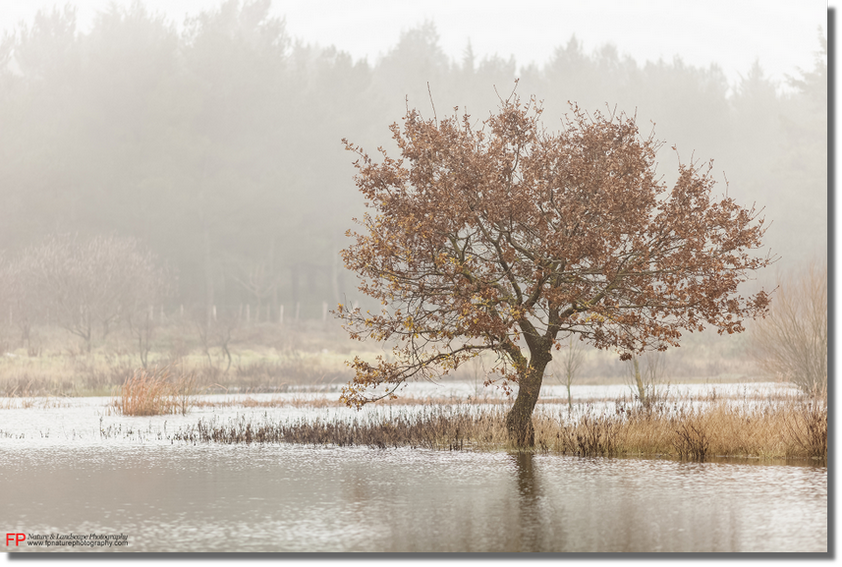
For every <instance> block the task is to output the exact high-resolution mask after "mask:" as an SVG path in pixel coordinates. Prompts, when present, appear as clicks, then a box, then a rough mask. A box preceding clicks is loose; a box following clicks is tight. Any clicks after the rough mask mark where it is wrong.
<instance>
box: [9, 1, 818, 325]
mask: <svg viewBox="0 0 842 567" xmlns="http://www.w3.org/2000/svg"><path fill="white" fill-rule="evenodd" d="M338 47H339V49H337V48H333V47H331V48H322V47H318V46H310V45H302V44H301V43H299V42H297V41H296V40H295V38H293V37H290V35H289V34H288V33H287V31H286V29H285V26H284V22H283V20H281V19H276V18H273V17H271V16H270V15H269V2H266V1H258V2H246V3H240V2H236V1H228V2H225V3H223V4H221V5H220V7H219V8H216V9H214V10H210V11H207V12H204V13H201V14H198V15H195V16H193V17H191V18H190V19H189V21H188V22H187V23H186V25H185V26H183V27H182V28H178V27H176V26H174V25H173V24H172V23H170V22H168V21H166V20H165V19H164V18H162V17H159V16H157V15H155V14H153V13H150V12H149V11H147V10H146V9H145V8H144V6H143V4H142V3H140V2H137V3H134V4H132V5H131V7H129V8H123V7H118V6H112V7H111V8H110V9H109V10H107V11H106V12H104V13H102V14H100V15H99V17H98V18H97V19H96V21H95V23H94V24H93V26H92V28H91V30H90V31H89V32H88V33H81V32H80V31H79V30H78V29H77V27H76V21H75V15H74V10H73V8H72V7H66V8H63V9H60V10H59V9H57V10H53V11H51V12H42V13H40V14H39V15H38V16H37V17H36V18H35V19H34V20H33V21H32V22H28V23H26V24H23V25H20V26H18V27H17V28H15V29H10V30H6V32H5V35H4V36H3V38H2V41H0V131H2V132H3V133H4V135H3V136H2V137H0V188H1V189H0V191H2V206H0V250H3V251H5V254H6V257H8V258H11V257H15V256H16V255H18V254H19V253H20V252H21V251H23V250H24V249H27V248H28V247H32V246H37V245H39V244H40V243H42V242H43V240H44V238H45V237H46V236H47V235H50V234H58V233H78V234H80V235H87V236H90V237H94V236H97V235H105V234H108V235H112V234H113V235H119V236H121V237H126V238H134V239H137V240H139V241H141V242H143V243H144V245H145V246H147V247H148V248H149V249H150V250H151V251H152V253H154V254H155V255H156V256H157V257H158V258H160V259H161V262H162V263H165V264H166V265H167V266H169V267H170V269H171V271H172V272H173V273H174V274H177V276H178V278H177V281H176V280H174V286H175V289H174V290H173V291H172V293H171V294H170V296H169V298H168V299H167V301H169V302H171V304H172V305H171V306H170V307H173V306H177V305H182V304H183V305H185V306H186V308H188V309H193V310H195V311H197V312H200V313H201V312H204V311H205V310H208V309H210V306H212V305H220V306H226V305H228V306H236V305H240V304H242V303H248V302H251V303H252V304H254V303H258V304H260V305H261V306H262V307H261V309H267V308H268V309H269V310H270V312H271V313H272V316H273V317H274V318H277V317H278V313H279V311H278V310H279V306H280V305H281V304H284V303H286V304H287V305H290V304H296V303H300V304H301V311H302V317H317V316H318V315H319V314H320V313H321V309H322V302H323V301H331V302H338V301H340V300H344V299H343V298H344V297H345V296H346V295H347V297H348V300H349V301H354V300H357V299H359V298H360V294H359V293H358V292H357V291H356V289H355V286H356V284H355V280H354V278H353V277H352V276H351V275H350V274H347V275H346V273H345V272H344V270H343V269H342V268H341V266H340V261H339V255H338V252H339V250H340V249H341V248H343V247H344V246H345V245H346V239H345V237H344V233H345V231H346V230H347V229H348V228H351V227H352V226H353V224H352V221H351V218H352V217H354V216H359V215H360V214H361V213H362V208H363V204H362V199H361V197H360V196H359V194H358V192H357V191H356V189H355V187H354V184H353V168H352V166H351V162H352V156H350V155H349V154H348V153H347V152H345V151H344V146H343V144H342V143H341V141H340V140H341V139H342V138H343V137H344V138H349V139H353V140H354V141H355V142H358V143H359V144H360V145H362V146H365V147H372V148H373V147H376V146H377V145H378V144H380V143H383V141H384V140H386V139H387V137H388V136H387V135H386V134H387V129H386V127H387V125H388V124H390V123H392V122H394V121H397V120H399V119H400V117H401V116H402V115H403V114H404V113H405V111H406V107H407V98H408V100H409V106H410V107H418V108H427V107H428V106H429V94H428V83H429V89H430V91H431V92H432V96H433V100H434V102H435V105H436V108H437V111H438V113H439V115H442V116H443V115H445V114H450V112H451V109H452V108H453V107H454V106H459V107H460V109H466V110H467V111H468V112H469V113H471V114H472V115H473V116H474V117H475V118H476V120H477V121H481V120H482V119H484V118H486V117H487V116H488V114H489V112H490V111H493V110H494V109H496V108H497V106H498V104H499V98H498V95H497V93H495V87H496V89H497V90H498V91H499V93H500V96H502V97H503V98H505V97H506V95H507V94H508V93H509V92H510V91H511V89H512V88H513V85H514V82H515V79H517V78H519V79H520V83H519V86H518V88H517V90H518V93H519V94H521V95H522V96H529V95H533V94H534V95H535V96H536V97H537V98H538V99H540V100H542V101H543V106H544V109H545V112H544V115H543V119H544V123H545V124H547V125H548V127H550V128H555V125H556V124H560V118H561V116H562V115H563V114H564V113H565V112H568V109H569V107H568V100H570V101H575V102H577V103H578V104H579V106H580V107H581V108H582V109H584V110H588V111H593V110H597V109H602V110H605V108H606V104H607V105H608V106H609V107H610V108H612V109H613V108H614V107H615V105H616V107H617V110H618V112H626V113H627V114H629V115H634V114H635V113H636V116H637V122H638V124H639V125H640V127H641V130H642V131H648V129H649V128H648V122H649V121H654V122H656V123H657V135H658V137H659V138H661V139H665V140H668V141H669V143H670V144H673V143H674V144H676V145H677V146H678V147H679V148H682V151H688V152H689V151H691V150H693V149H695V154H694V156H695V158H697V159H701V160H707V159H709V158H711V157H713V158H716V160H717V161H716V163H715V170H716V171H717V172H721V171H723V170H724V172H725V174H726V175H727V179H728V181H729V182H730V186H729V187H728V191H729V195H730V196H731V197H734V198H736V199H737V201H738V202H740V203H743V204H745V205H750V204H751V203H752V202H753V201H757V202H758V203H759V204H762V205H764V206H765V208H766V209H765V215H766V217H767V219H771V220H772V225H771V227H770V228H769V230H768V232H767V234H766V239H765V240H766V242H767V244H769V245H770V246H771V248H772V252H773V253H776V254H778V255H780V257H781V263H780V266H781V267H782V268H785V267H787V266H795V265H797V263H798V260H799V259H800V258H803V257H805V256H811V257H812V256H823V255H825V254H826V240H827V173H826V171H827V161H826V160H827V145H826V139H827V125H826V123H827V110H826V109H827V71H826V62H825V58H826V43H825V42H823V41H817V49H819V50H820V52H819V53H818V54H817V57H816V64H815V67H814V68H812V69H805V70H798V69H793V70H792V77H793V78H792V84H793V86H795V87H796V89H797V91H796V92H795V93H794V94H779V93H778V92H776V89H775V85H774V84H773V83H771V82H770V81H769V80H768V79H767V78H766V77H765V76H764V73H763V68H762V65H763V61H762V60H761V61H759V62H758V63H757V64H756V65H755V66H753V67H752V68H751V69H746V72H745V75H744V78H743V80H742V81H741V82H740V83H739V84H738V85H728V84H727V81H726V79H725V76H724V74H723V73H722V71H721V70H720V69H718V68H717V67H709V68H697V67H693V66H689V65H686V64H684V63H682V61H681V60H680V59H675V60H673V61H658V62H651V63H646V64H645V65H639V64H637V63H636V62H635V61H633V60H632V59H630V58H628V57H625V56H623V55H621V53H620V49H622V46H619V48H618V47H614V46H612V45H605V46H603V47H602V48H600V49H598V50H596V51H594V52H592V53H586V52H584V51H583V49H582V46H581V43H579V42H578V41H577V40H576V38H575V37H574V38H571V39H569V41H566V42H562V44H561V45H559V47H558V49H557V50H556V52H555V54H554V56H553V57H552V59H551V60H550V62H549V63H548V64H547V65H545V66H543V67H535V66H529V67H526V68H522V67H519V66H518V63H517V62H516V61H513V60H505V59H500V58H485V59H482V60H479V59H478V58H477V57H476V56H475V55H474V54H473V52H472V50H471V47H470V45H469V44H468V45H466V49H465V54H464V57H463V58H462V60H461V61H452V60H450V59H448V57H447V56H446V55H445V54H444V52H443V50H442V49H441V48H440V46H439V44H438V36H437V34H436V30H435V27H434V26H433V25H432V24H429V23H427V24H422V25H420V26H418V27H416V28H413V29H410V30H408V31H406V32H405V33H403V34H402V36H401V39H400V41H399V42H398V44H397V45H395V46H394V47H393V48H392V49H391V50H390V51H389V52H388V53H387V54H386V55H385V56H384V57H383V58H381V59H379V60H377V61H373V62H367V61H353V60H352V59H351V58H350V56H348V55H347V54H345V53H343V52H342V51H341V46H338ZM729 87H733V90H734V93H735V94H733V95H732V96H729V95H728V91H729ZM432 112H433V111H432V109H430V111H429V114H430V115H432ZM685 148H686V150H684V149H685ZM681 157H682V159H684V160H689V158H690V156H689V155H684V154H682V156H681ZM659 159H660V160H661V161H662V162H663V164H664V167H663V168H662V169H663V171H669V170H672V169H674V168H673V167H672V166H673V165H674V160H675V156H674V155H672V154H670V153H669V150H668V148H667V149H665V150H664V151H663V152H662V153H661V154H660V155H659ZM721 179H722V181H723V183H721V185H720V187H721V189H722V191H724V190H725V183H724V179H725V178H724V177H721ZM288 313H289V311H288Z"/></svg>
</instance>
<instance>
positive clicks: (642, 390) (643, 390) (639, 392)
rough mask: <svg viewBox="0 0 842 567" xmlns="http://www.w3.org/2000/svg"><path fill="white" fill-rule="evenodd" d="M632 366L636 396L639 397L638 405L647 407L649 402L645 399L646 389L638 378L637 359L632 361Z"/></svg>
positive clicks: (638, 366) (638, 367)
mask: <svg viewBox="0 0 842 567" xmlns="http://www.w3.org/2000/svg"><path fill="white" fill-rule="evenodd" d="M632 364H633V366H634V382H635V384H636V385H637V395H638V397H640V403H642V404H643V406H644V407H649V400H648V399H647V397H646V388H645V387H644V386H643V380H642V379H641V378H640V365H639V364H638V363H637V357H636V356H635V357H634V358H633V359H632Z"/></svg>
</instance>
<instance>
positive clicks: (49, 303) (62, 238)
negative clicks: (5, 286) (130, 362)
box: [9, 234, 165, 352]
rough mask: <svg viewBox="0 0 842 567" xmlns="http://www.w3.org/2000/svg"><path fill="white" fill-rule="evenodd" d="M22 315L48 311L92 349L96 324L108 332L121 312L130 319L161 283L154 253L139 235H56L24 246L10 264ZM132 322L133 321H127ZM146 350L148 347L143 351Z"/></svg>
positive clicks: (29, 317) (26, 318) (42, 315)
mask: <svg viewBox="0 0 842 567" xmlns="http://www.w3.org/2000/svg"><path fill="white" fill-rule="evenodd" d="M9 273H10V274H11V278H10V279H11V280H12V281H13V285H14V286H15V288H17V289H20V290H22V291H21V292H20V293H18V296H19V297H18V299H17V301H18V303H19V305H20V312H21V317H22V319H21V320H22V321H28V322H29V323H30V324H31V321H32V319H33V318H34V317H40V318H42V319H43V318H45V317H46V316H47V314H49V317H50V318H54V319H55V322H56V323H58V325H60V326H61V327H63V328H64V329H66V330H68V331H70V332H71V333H73V334H74V335H77V336H79V337H80V338H82V340H83V341H84V342H85V348H86V350H87V351H88V352H90V350H91V342H92V338H93V326H94V324H97V323H98V324H99V325H101V328H102V335H103V336H106V335H107V334H108V332H109V330H110V328H111V326H112V325H113V324H114V323H116V322H117V321H118V320H119V319H120V318H121V317H123V318H126V319H127V320H128V321H129V322H130V323H131V321H132V320H133V317H134V315H133V314H134V313H136V312H137V311H138V309H143V310H147V309H148V306H149V305H150V304H151V303H152V302H153V301H155V300H156V299H158V298H159V297H160V295H161V294H162V293H163V291H164V289H165V277H164V274H163V272H162V271H161V269H160V268H158V267H157V266H156V263H155V258H154V256H153V255H152V254H151V253H150V252H149V251H147V250H144V249H143V248H142V247H141V245H140V243H139V242H138V241H137V240H134V239H131V238H118V237H114V236H96V237H93V238H86V237H82V236H80V235H76V234H71V235H55V236H52V237H49V238H48V239H47V240H46V241H45V242H44V243H43V244H41V245H39V246H35V247H31V248H29V249H27V250H25V251H24V252H23V253H22V254H21V255H20V256H19V257H18V259H17V260H16V261H14V262H12V265H11V267H10V269H9ZM130 326H131V325H130ZM146 352H148V350H147V351H146Z"/></svg>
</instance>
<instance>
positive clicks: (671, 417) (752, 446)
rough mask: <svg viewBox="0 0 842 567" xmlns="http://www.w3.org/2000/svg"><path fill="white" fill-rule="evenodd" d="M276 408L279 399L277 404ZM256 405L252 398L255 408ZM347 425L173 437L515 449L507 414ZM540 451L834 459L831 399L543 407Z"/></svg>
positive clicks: (431, 410) (274, 426)
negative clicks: (573, 411) (574, 409)
mask: <svg viewBox="0 0 842 567" xmlns="http://www.w3.org/2000/svg"><path fill="white" fill-rule="evenodd" d="M276 403H277V402H276ZM257 404H259V402H255V405H257ZM394 410H395V411H392V412H390V413H389V415H388V416H387V415H385V414H384V415H381V416H375V417H359V416H357V417H354V418H353V419H349V420H344V421H343V420H330V421H328V420H324V419H319V418H316V419H312V420H303V419H299V420H297V421H295V422H292V423H290V422H286V423H263V424H253V423H251V422H250V421H248V420H246V419H245V418H244V417H243V418H240V419H239V420H238V421H235V422H229V423H227V424H218V423H215V422H213V423H210V422H203V421H200V422H199V424H198V425H196V426H193V427H192V428H189V429H187V430H183V431H181V432H179V433H178V434H177V435H176V437H175V438H174V439H176V440H181V441H192V442H197V441H204V442H220V443H260V442H287V443H302V444H313V445H327V444H329V445H338V446H346V445H363V446H371V447H381V448H386V447H401V446H409V447H424V448H433V449H465V448H469V449H491V450H494V449H512V447H511V446H510V445H509V442H508V435H507V432H506V427H505V416H506V410H507V408H506V407H505V406H502V405H487V406H484V407H478V406H472V405H471V404H452V405H446V406H442V405H435V404H428V405H426V406H423V407H421V408H416V409H415V410H413V411H408V409H407V410H402V409H401V408H399V407H395V408H394ZM533 423H534V426H535V450H536V451H542V452H556V453H562V454H570V455H581V456H633V455H634V456H660V457H674V458H680V459H686V460H697V461H704V460H705V459H708V458H711V457H747V458H762V459H815V460H820V461H826V459H827V400H826V398H825V399H820V398H814V399H809V398H800V397H791V398H782V399H769V400H766V401H759V402H754V403H746V402H745V401H742V402H739V401H734V400H727V399H722V398H716V397H712V398H707V399H703V400H685V401H683V402H676V401H673V402H672V403H667V402H661V403H658V404H654V405H652V406H650V407H648V408H644V407H642V406H641V405H640V404H637V405H635V404H629V403H627V402H624V401H618V402H616V403H615V407H614V410H613V411H612V412H602V413H600V412H596V411H593V410H586V411H585V412H584V413H583V414H580V415H578V416H570V415H568V413H567V411H566V409H564V410H560V411H556V413H555V414H553V413H551V412H549V411H537V412H536V415H535V417H534V418H533Z"/></svg>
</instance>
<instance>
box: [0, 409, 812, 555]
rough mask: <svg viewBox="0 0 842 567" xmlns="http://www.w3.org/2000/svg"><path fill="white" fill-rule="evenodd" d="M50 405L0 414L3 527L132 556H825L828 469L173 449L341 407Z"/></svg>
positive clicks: (491, 455)
mask: <svg viewBox="0 0 842 567" xmlns="http://www.w3.org/2000/svg"><path fill="white" fill-rule="evenodd" d="M39 403H42V404H43V402H39ZM61 403H62V404H63V405H61V407H45V408H39V406H38V403H36V404H35V406H34V407H32V408H29V409H3V410H0V432H2V433H0V486H3V487H4V496H3V498H2V499H0V518H2V519H3V522H2V523H3V526H4V527H5V530H4V531H7V532H11V531H17V532H21V533H27V534H50V533H59V534H71V533H73V534H88V533H98V534H121V533H122V534H126V535H127V536H128V542H129V545H128V547H126V548H121V549H125V550H127V551H392V552H397V551H427V552H432V551H469V552H470V551H473V552H480V551H496V552H514V551H554V552H593V551H600V552H619V551H626V552H637V551H645V552H658V551H661V552H669V551H676V552H683V551H701V552H709V551H758V552H767V551H818V552H825V551H826V550H827V468H826V467H813V466H806V465H805V466H793V465H770V464H747V463H734V462H707V463H689V462H678V461H672V460H656V459H616V458H580V457H568V456H559V455H547V454H537V455H531V454H516V453H513V454H509V453H506V452H485V453H471V452H450V451H429V450H418V449H416V450H412V449H387V450H380V449H368V448H335V447H333V448H332V447H307V446H298V445H284V444H280V445H250V446H246V445H215V444H198V445H191V444H186V443H182V444H178V443H175V444H173V443H171V441H169V440H168V439H167V435H166V434H165V433H163V432H164V428H165V427H166V428H167V431H173V429H174V428H178V427H182V426H186V425H189V424H194V423H195V422H196V421H197V420H198V419H200V418H201V419H208V418H210V417H214V416H216V417H218V418H219V419H227V418H230V417H232V416H237V415H239V416H243V415H246V416H247V417H249V418H255V419H256V418H257V417H258V416H259V417H261V418H263V419H275V418H278V417H279V416H286V417H290V416H294V415H313V414H314V412H315V414H319V412H322V413H321V414H319V415H326V416H333V418H337V419H339V418H342V417H343V416H344V415H345V413H344V410H343V408H322V409H303V408H252V409H249V410H245V409H243V408H242V407H240V408H201V409H196V410H194V411H193V412H191V413H190V414H188V415H187V416H157V417H149V418H142V417H135V418H133V417H123V416H119V415H114V414H113V413H112V412H109V411H108V409H107V407H106V404H107V400H103V399H95V398H92V399H87V400H84V399H74V400H66V401H62V402H61ZM349 411H350V410H349ZM296 412H297V413H296ZM165 422H166V425H165ZM108 427H112V428H115V427H120V428H122V429H121V434H120V435H112V436H110V437H109V436H103V435H102V433H101V431H102V429H103V428H108ZM112 430H113V429H112ZM19 549H20V550H22V551H27V550H29V551H32V550H33V549H35V548H31V547H30V548H27V547H20V548H19ZM76 550H77V551H90V548H77V549H76Z"/></svg>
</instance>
